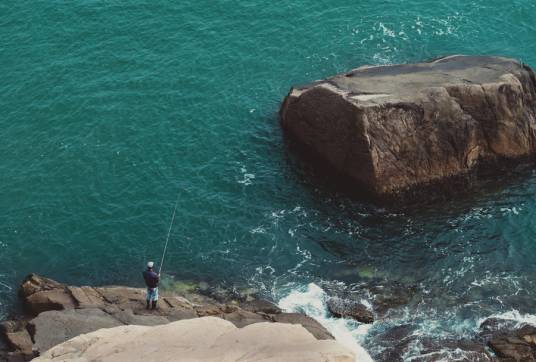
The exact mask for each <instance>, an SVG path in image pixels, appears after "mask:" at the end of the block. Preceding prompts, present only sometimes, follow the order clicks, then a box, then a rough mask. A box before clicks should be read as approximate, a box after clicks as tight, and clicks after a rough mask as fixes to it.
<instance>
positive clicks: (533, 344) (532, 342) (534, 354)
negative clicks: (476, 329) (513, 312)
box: [488, 325, 536, 361]
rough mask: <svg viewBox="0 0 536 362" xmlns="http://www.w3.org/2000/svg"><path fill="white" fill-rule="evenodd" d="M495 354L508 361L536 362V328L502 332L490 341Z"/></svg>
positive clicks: (530, 327)
mask: <svg viewBox="0 0 536 362" xmlns="http://www.w3.org/2000/svg"><path fill="white" fill-rule="evenodd" d="M488 346H489V347H490V348H491V349H492V350H493V352H495V354H496V355H497V356H498V357H500V358H503V359H505V360H508V361H536V327H534V326H531V325H525V326H523V327H521V328H518V329H516V330H510V331H505V330H500V331H498V332H497V333H496V334H495V336H493V337H492V338H491V339H490V340H489V341H488Z"/></svg>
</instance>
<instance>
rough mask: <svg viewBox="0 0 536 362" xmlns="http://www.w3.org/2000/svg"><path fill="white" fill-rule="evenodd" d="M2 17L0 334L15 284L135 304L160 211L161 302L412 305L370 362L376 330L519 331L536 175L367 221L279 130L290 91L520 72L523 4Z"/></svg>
mask: <svg viewBox="0 0 536 362" xmlns="http://www.w3.org/2000/svg"><path fill="white" fill-rule="evenodd" d="M0 15H1V16H0V66H1V70H2V81H1V82H0V94H1V97H0V130H1V131H0V132H1V137H2V139H1V140H2V142H0V264H1V265H2V270H1V271H0V317H1V316H5V315H7V314H8V313H9V312H10V311H12V310H13V308H14V306H15V302H16V287H17V285H18V283H19V282H20V280H21V279H22V278H23V277H24V276H25V275H26V274H27V273H29V272H38V273H41V274H44V275H47V276H50V277H53V278H56V279H58V280H61V281H63V282H68V283H76V284H111V283H114V284H119V283H121V284H128V285H140V283H141V281H140V278H139V272H140V269H141V268H142V267H143V265H144V263H145V262H146V260H147V259H155V260H158V259H159V258H160V253H161V250H162V247H163V244H164V240H165V235H166V232H167V227H168V225H169V220H170V217H171V212H172V210H173V206H174V204H175V200H176V197H177V194H178V197H179V207H178V210H177V220H176V224H175V225H174V228H173V230H172V237H171V242H170V249H169V254H168V256H167V260H166V265H165V273H167V274H168V275H169V276H170V277H174V278H175V279H177V280H180V279H187V280H195V281H209V282H210V283H213V284H216V285H217V284H223V285H226V286H232V285H235V286H240V287H241V288H242V287H243V288H245V287H251V288H255V289H257V290H259V291H260V292H261V293H263V294H266V295H268V296H271V297H272V298H274V299H276V300H278V299H280V298H282V297H285V296H287V295H288V294H289V293H290V292H291V291H294V292H300V291H301V292H304V291H305V290H306V288H308V287H307V286H308V285H309V283H315V285H317V286H318V285H319V286H321V287H322V288H323V289H324V290H327V291H329V290H332V289H348V288H350V289H352V288H354V289H356V288H358V287H359V285H361V284H360V283H363V282H366V281H369V280H370V279H371V278H372V279H374V280H379V281H381V282H385V283H390V282H398V283H402V284H403V285H416V286H418V290H419V292H418V295H419V298H416V300H414V301H413V302H412V303H410V304H409V305H407V306H405V307H401V308H400V309H398V310H397V311H393V313H392V316H391V318H389V319H388V320H386V321H383V322H381V321H380V322H377V323H375V325H374V326H373V327H372V328H371V329H370V330H369V331H365V332H363V333H361V332H360V333H359V335H358V336H355V337H356V339H357V340H358V341H359V343H361V344H362V345H363V346H365V347H366V348H367V349H368V350H369V351H371V354H372V355H373V356H375V355H377V353H376V352H374V348H373V346H374V345H375V339H374V338H375V337H374V336H375V335H376V334H377V333H379V332H378V331H381V330H383V329H385V328H388V327H389V326H391V325H396V324H402V323H406V322H411V323H414V324H416V325H419V328H420V329H419V333H421V334H423V335H430V336H436V337H437V336H447V337H448V336H459V335H468V336H471V335H473V334H474V333H475V328H476V327H475V326H477V324H478V320H479V319H480V318H484V317H486V316H489V315H492V314H498V313H513V312H512V311H514V310H516V311H519V312H520V313H531V312H534V310H532V309H531V308H532V307H533V303H532V301H533V300H534V298H535V297H536V295H535V293H536V292H535V290H536V289H535V288H534V278H535V276H536V266H535V263H534V260H535V257H536V243H535V236H536V227H535V226H534V223H533V220H534V217H535V213H536V198H535V191H536V174H535V173H534V172H533V171H531V170H525V171H523V172H517V173H515V174H513V175H508V176H506V177H497V178H493V179H490V180H487V181H486V182H484V183H483V184H482V186H481V187H478V188H477V189H478V191H477V190H475V192H474V193H472V194H471V197H468V196H463V197H460V198H457V199H455V200H453V201H449V202H438V203H432V204H427V205H422V206H420V207H414V208H409V209H403V210H391V209H384V208H380V207H377V206H374V205H369V204H364V203H360V202H358V201H352V200H350V199H349V198H347V197H346V196H344V195H342V194H339V193H337V192H334V191H333V189H332V187H331V186H330V184H329V182H326V180H324V179H323V177H320V176H318V175H317V176H315V175H314V174H313V175H311V174H310V172H309V170H308V169H307V168H306V167H304V165H303V164H301V163H300V161H299V160H297V159H296V158H295V157H294V156H293V155H292V153H291V152H289V150H288V149H287V147H286V146H285V144H284V142H283V139H282V134H281V131H280V129H279V125H278V119H277V112H278V109H279V105H280V102H281V100H282V99H283V97H284V96H285V94H286V93H287V91H288V89H289V88H290V86H291V85H293V84H296V83H303V82H308V81H311V80H315V79H320V78H322V77H326V76H329V75H333V74H335V73H339V72H343V71H346V70H349V69H352V68H355V67H357V66H360V65H363V64H389V63H405V62H413V61H419V60H425V59H430V58H434V57H437V56H441V55H446V54H459V53H463V54H497V55H504V56H511V57H514V58H517V59H520V60H522V61H523V62H525V63H527V64H529V65H532V66H536V42H535V41H534V40H535V39H536V26H535V25H534V18H536V3H534V2H533V1H531V0H514V1H510V2H504V1H497V0H491V1H484V0H479V1H476V0H470V1H462V0H453V1H449V2H446V1H417V0H412V1H405V2H400V1H394V0H389V1H368V0H367V1H364V0H363V1H344V0H334V1H330V2H326V1H318V2H315V3H311V2H306V1H300V0H297V1H296V0H295V1H280V2H273V3H268V2H261V1H258V0H253V1H247V2H246V1H199V0H197V1H180V2H168V1H139V0H136V1H130V2H128V3H125V2H119V1H71V2H65V1H24V0H20V1H16V2H2V3H0ZM309 288H310V287H309ZM304 293H305V292H304ZM313 294H314V293H313ZM300 295H301V294H300ZM300 295H298V297H299V296H300ZM301 296H302V297H303V298H306V297H307V296H306V295H301ZM309 296H310V295H309ZM298 299H299V298H298ZM305 304H306V303H305ZM304 308H307V306H304ZM516 316H517V315H516ZM346 327H348V328H350V329H352V325H350V326H346ZM353 327H356V326H353ZM375 353H376V354H375ZM408 358H409V357H408Z"/></svg>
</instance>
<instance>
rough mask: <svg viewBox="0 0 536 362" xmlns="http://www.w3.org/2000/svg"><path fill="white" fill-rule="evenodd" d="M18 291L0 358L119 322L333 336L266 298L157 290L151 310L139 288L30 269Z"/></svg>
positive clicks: (25, 354) (24, 355)
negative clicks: (217, 324)
mask: <svg viewBox="0 0 536 362" xmlns="http://www.w3.org/2000/svg"><path fill="white" fill-rule="evenodd" d="M19 296H20V298H21V302H22V304H23V307H24V311H25V312H24V315H21V316H17V318H14V319H13V320H9V321H4V322H2V323H1V325H0V334H1V335H2V337H3V339H4V340H5V342H6V348H5V350H4V351H0V361H1V360H6V361H11V362H15V361H28V360H31V359H32V358H34V357H37V356H39V355H40V354H42V353H44V352H45V351H47V350H49V349H50V348H52V347H54V346H56V345H58V344H60V343H63V342H65V341H67V340H69V339H71V338H73V337H76V336H79V335H81V334H86V333H90V332H93V331H96V330H99V329H101V328H113V327H118V326H124V325H140V326H156V325H162V324H167V323H170V322H175V321H181V320H186V319H192V318H200V317H207V316H212V317H218V318H221V319H224V320H226V321H229V322H231V323H232V324H234V325H235V326H236V327H238V328H242V327H245V326H247V325H250V324H254V323H263V322H279V323H287V324H300V325H302V326H303V327H304V328H305V329H306V330H307V331H309V332H310V333H311V334H312V335H313V336H314V337H315V338H316V339H317V340H332V339H333V336H332V335H331V334H330V333H329V332H328V331H327V330H326V329H325V328H324V327H323V326H322V325H321V324H320V323H318V322H317V321H316V320H314V319H312V318H310V317H308V316H306V315H304V314H299V313H284V312H282V311H281V309H279V308H278V307H277V306H276V305H275V304H273V303H271V302H269V301H266V300H249V301H244V302H242V303H239V304H236V303H232V304H225V303H220V302H218V301H216V300H215V299H213V298H210V297H207V296H204V295H201V294H195V293H188V294H187V295H185V296H181V295H177V294H171V293H169V294H168V293H166V292H165V291H163V292H162V295H161V297H160V302H159V307H158V309H157V310H146V309H145V290H144V289H140V288H129V287H122V286H109V287H90V286H82V287H78V286H68V285H64V284H61V283H59V282H57V281H54V280H52V279H48V278H44V277H41V276H38V275H35V274H31V275H29V276H28V277H26V278H25V280H24V281H23V282H22V284H21V287H20V290H19Z"/></svg>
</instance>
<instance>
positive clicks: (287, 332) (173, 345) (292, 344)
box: [35, 317, 355, 362]
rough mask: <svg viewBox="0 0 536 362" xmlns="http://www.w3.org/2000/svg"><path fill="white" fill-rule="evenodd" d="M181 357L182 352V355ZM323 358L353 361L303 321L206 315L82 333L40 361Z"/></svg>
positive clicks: (300, 359)
mask: <svg viewBox="0 0 536 362" xmlns="http://www.w3.org/2000/svg"><path fill="white" fill-rule="evenodd" d="M179 356H180V357H179ZM177 358H180V359H181V360H188V361H241V360H250V361H261V360H262V361H274V362H275V361H297V362H298V361H319V362H320V361H323V362H329V361H333V362H352V361H354V360H355V356H354V354H353V353H352V352H351V351H350V350H348V349H347V348H345V347H343V346H342V345H340V344H339V343H337V342H336V341H333V340H330V341H326V340H323V341H320V340H317V339H315V338H314V337H313V336H312V335H311V334H310V333H309V332H308V331H307V330H305V329H304V328H303V327H301V326H297V325H289V324H279V323H257V324H253V325H249V326H247V327H245V328H242V329H238V328H237V327H236V326H234V325H233V324H232V323H229V322H228V321H225V320H222V319H219V318H213V317H205V318H199V319H192V320H184V321H179V322H175V323H171V324H167V325H164V326H157V327H140V326H122V327H118V328H113V329H102V330H99V331H97V332H93V333H91V334H88V335H83V336H79V337H76V338H74V339H72V340H70V341H68V342H65V343H63V344H61V345H59V346H56V347H54V348H52V349H51V350H50V351H48V352H46V353H45V354H43V355H42V356H41V357H39V358H37V359H36V360H35V361H36V362H53V361H64V362H67V361H103V360H109V361H112V360H113V361H133V362H135V361H148V360H162V361H172V360H177Z"/></svg>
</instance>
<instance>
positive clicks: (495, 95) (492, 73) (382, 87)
mask: <svg viewBox="0 0 536 362" xmlns="http://www.w3.org/2000/svg"><path fill="white" fill-rule="evenodd" d="M280 117H281V125H282V127H283V129H284V130H285V131H286V134H287V135H288V136H290V138H292V139H294V140H296V141H298V143H299V144H301V145H303V146H305V147H306V149H307V150H308V151H312V152H313V153H314V154H315V155H316V156H317V158H319V159H322V160H323V161H324V162H327V164H329V165H330V166H331V168H332V169H334V170H335V171H336V173H338V174H339V175H342V176H343V178H344V179H347V180H350V181H351V185H352V189H353V191H355V192H361V193H365V192H366V193H372V194H374V195H377V196H394V195H400V194H403V193H404V192H405V191H408V190H410V189H413V190H414V189H415V186H417V185H428V184H441V181H446V180H447V179H448V180H452V179H455V178H459V177H462V178H464V177H465V176H467V175H468V174H470V173H471V171H473V170H475V169H476V168H477V166H487V167H493V166H495V165H498V164H502V163H503V162H502V161H505V160H520V159H527V158H528V157H531V156H533V155H534V154H535V152H536V142H535V140H536V77H535V74H534V72H533V71H532V70H531V69H530V68H529V67H528V66H525V65H523V64H521V63H519V62H517V61H515V60H512V59H508V58H502V57H491V56H449V57H444V58H440V59H437V60H434V61H431V62H428V63H418V64H404V65H392V66H363V67H360V68H357V69H354V70H352V71H350V72H347V73H346V74H339V75H336V76H334V77H332V78H329V79H326V80H322V81H317V82H314V83H312V84H308V85H304V86H298V87H294V88H292V89H291V90H290V93H289V94H288V96H287V97H286V99H285V101H284V103H283V105H282V107H281V110H280ZM443 184H445V182H443Z"/></svg>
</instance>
